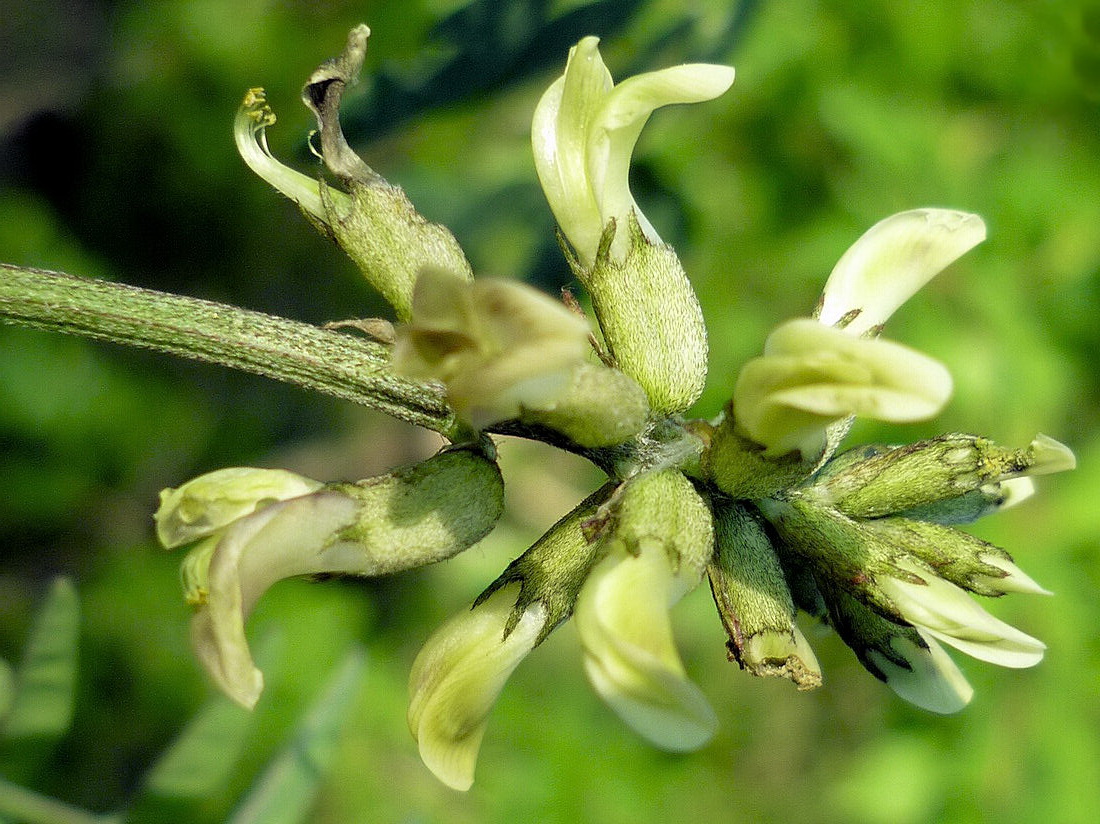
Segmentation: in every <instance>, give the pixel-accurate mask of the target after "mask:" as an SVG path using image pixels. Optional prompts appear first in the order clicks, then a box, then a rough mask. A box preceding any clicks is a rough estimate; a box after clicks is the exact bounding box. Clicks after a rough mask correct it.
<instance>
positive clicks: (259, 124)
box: [233, 88, 350, 224]
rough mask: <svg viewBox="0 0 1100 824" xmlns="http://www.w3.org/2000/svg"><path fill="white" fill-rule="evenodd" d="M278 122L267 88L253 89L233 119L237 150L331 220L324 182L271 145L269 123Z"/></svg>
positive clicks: (334, 194)
mask: <svg viewBox="0 0 1100 824" xmlns="http://www.w3.org/2000/svg"><path fill="white" fill-rule="evenodd" d="M274 122H275V113H274V112H273V111H272V110H271V107H270V106H268V104H267V97H266V95H265V93H264V90H263V89H259V88H257V89H249V90H248V92H247V93H246V94H245V96H244V101H243V102H242V103H241V106H240V108H239V109H238V110H237V117H236V119H235V120H234V121H233V137H234V139H235V141H236V143H237V151H238V152H239V153H240V155H241V158H242V159H243V160H244V162H245V163H246V164H247V165H248V168H250V169H251V170H252V171H253V172H255V173H256V174H257V175H259V176H260V177H261V178H263V179H264V180H265V181H266V182H267V183H268V184H270V185H271V186H273V187H275V188H276V189H278V190H279V191H280V192H282V193H283V194H284V195H286V196H287V197H288V198H290V199H291V200H293V201H294V202H295V203H297V204H298V206H299V207H300V208H301V209H302V210H303V211H305V212H308V213H309V214H310V215H312V216H313V217H314V218H315V219H316V220H319V221H321V222H322V223H325V224H327V223H328V218H327V213H326V210H325V205H324V202H323V201H322V199H321V188H320V184H319V183H318V182H317V181H316V180H314V179H313V178H311V177H307V176H306V175H304V174H302V173H301V172H298V171H295V170H294V169H292V168H290V167H289V166H286V165H284V164H282V163H280V162H279V161H278V160H276V159H275V157H274V155H272V154H271V150H270V149H268V148H267V134H266V129H267V127H268V126H270V125H272V124H273V123H274ZM329 196H330V197H331V198H332V199H333V200H334V201H337V202H339V203H340V205H341V206H346V205H347V204H348V203H349V202H350V199H349V198H348V196H347V195H346V194H344V193H343V192H341V191H339V190H337V189H330V190H329Z"/></svg>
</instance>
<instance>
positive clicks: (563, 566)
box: [474, 483, 616, 644]
mask: <svg viewBox="0 0 1100 824" xmlns="http://www.w3.org/2000/svg"><path fill="white" fill-rule="evenodd" d="M615 488H616V487H615V485H614V484H611V483H608V484H604V485H603V486H602V487H600V488H599V489H597V490H596V491H595V492H593V493H592V494H591V495H589V496H588V497H587V498H585V499H584V500H583V501H581V502H580V503H579V504H577V506H575V507H574V508H573V509H572V510H571V511H570V512H569V513H568V514H567V515H565V517H563V518H562V519H561V520H559V521H558V522H557V523H556V524H554V525H553V526H552V527H550V529H548V530H546V533H545V534H544V535H543V536H542V537H541V538H539V539H538V540H537V541H536V542H535V543H534V544H533V545H532V546H531V547H530V548H529V549H528V550H527V551H526V552H524V553H523V554H522V555H520V556H519V557H518V558H516V559H515V560H514V561H512V563H510V564H509V565H508V568H507V569H505V570H504V572H502V573H501V574H500V576H499V577H498V578H497V579H496V580H495V581H493V583H492V584H490V585H489V586H488V587H487V588H486V589H485V591H484V592H482V593H481V595H479V596H478V598H477V600H476V601H474V607H475V608H476V607H477V606H478V605H479V604H481V603H482V602H483V601H485V600H487V599H488V598H490V597H491V596H492V595H493V594H494V593H496V592H497V591H499V590H500V589H502V588H503V587H505V586H508V585H510V584H519V588H520V589H519V595H518V596H517V597H516V599H515V601H516V605H515V608H514V609H513V610H512V617H511V618H510V619H509V621H508V623H507V624H506V626H505V630H506V631H507V632H511V630H512V628H513V627H514V626H515V624H516V623H517V622H518V621H519V620H520V618H521V617H522V616H523V614H524V613H525V612H526V611H527V610H528V608H529V607H531V606H532V605H534V604H535V603H538V604H541V605H542V606H543V608H544V609H545V612H546V622H545V623H544V624H543V627H542V631H541V632H540V634H539V638H538V641H537V642H536V643H540V644H541V643H542V642H543V641H544V640H545V639H546V637H547V636H548V635H549V634H550V633H551V632H552V631H553V630H554V629H555V628H556V627H557V626H558V625H559V624H561V622H562V621H564V620H566V619H567V618H568V617H569V616H570V615H572V614H573V608H574V606H575V605H576V602H577V594H578V593H579V592H580V590H581V587H582V586H583V585H584V582H585V579H587V577H588V573H589V572H590V571H591V569H592V567H593V566H594V565H595V564H596V562H597V561H599V560H600V559H601V558H602V557H603V555H604V554H605V552H606V547H605V546H603V544H602V543H601V542H600V541H598V540H594V539H590V538H589V536H588V535H586V534H585V532H586V529H585V528H586V525H587V524H588V523H589V522H590V520H591V519H592V518H594V517H595V516H596V515H597V513H598V511H599V507H600V506H602V505H603V504H604V503H606V502H607V500H608V498H610V497H611V495H612V493H613V492H614V491H615Z"/></svg>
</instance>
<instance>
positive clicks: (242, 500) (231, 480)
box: [153, 466, 322, 549]
mask: <svg viewBox="0 0 1100 824" xmlns="http://www.w3.org/2000/svg"><path fill="white" fill-rule="evenodd" d="M321 486H322V484H321V483H320V482H319V481H314V480H311V479H310V478H304V477H302V476H301V475H296V474H294V473H293V472H287V471H286V470H285V469H256V468H253V467H243V466H237V467H228V468H226V469H217V470H215V471H213V472H207V473H206V474H204V475H199V476H198V477H197V478H194V479H192V480H190V481H188V482H187V483H185V484H183V485H182V486H179V487H176V488H174V489H172V488H169V489H164V490H162V491H161V493H160V506H159V507H158V508H157V511H156V514H155V515H153V520H154V521H155V522H156V526H157V538H158V540H160V542H161V544H162V545H163V546H164V548H165V549H174V548H176V547H178V546H182V545H183V544H189V543H191V542H192V541H197V540H198V539H200V538H205V537H208V536H210V535H213V534H214V533H215V532H217V531H218V530H220V529H222V528H224V527H226V526H228V525H229V524H231V523H233V521H236V520H238V519H240V518H243V517H244V516H246V515H250V514H252V513H253V512H255V511H256V510H257V509H260V508H262V507H264V506H266V505H268V504H271V503H274V502H276V501H285V500H286V499H287V498H297V497H298V496H300V495H306V494H308V493H310V492H314V491H315V490H317V489H320V488H321Z"/></svg>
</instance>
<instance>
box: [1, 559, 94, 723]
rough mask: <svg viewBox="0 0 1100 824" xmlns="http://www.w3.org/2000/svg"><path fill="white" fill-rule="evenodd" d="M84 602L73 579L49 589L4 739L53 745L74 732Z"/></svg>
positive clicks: (26, 652) (29, 641)
mask: <svg viewBox="0 0 1100 824" xmlns="http://www.w3.org/2000/svg"><path fill="white" fill-rule="evenodd" d="M79 628H80V602H79V600H78V599H77V594H76V588H75V587H74V586H73V583H72V581H70V580H69V579H68V578H57V579H55V580H54V582H53V583H52V584H51V585H50V590H49V592H48V593H47V594H46V598H45V601H44V602H43V604H42V606H41V607H39V609H38V614H37V615H36V616H35V620H34V626H33V627H32V628H31V634H30V637H29V638H28V639H27V645H26V648H25V650H24V652H23V660H22V662H21V663H20V665H19V669H18V670H17V671H16V673H15V684H14V686H15V689H14V694H13V695H12V697H11V707H10V709H9V711H8V714H7V718H6V719H5V720H4V724H3V727H2V728H0V735H2V737H3V738H5V739H7V740H9V741H11V740H26V739H37V740H39V741H46V740H49V741H52V740H55V739H57V738H59V737H60V736H61V735H63V734H64V733H65V731H66V730H67V729H68V728H69V723H70V722H71V721H72V715H73V693H74V689H75V684H76V666H77V640H78V636H79Z"/></svg>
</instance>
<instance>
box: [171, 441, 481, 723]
mask: <svg viewBox="0 0 1100 824" xmlns="http://www.w3.org/2000/svg"><path fill="white" fill-rule="evenodd" d="M270 472H271V470H234V471H233V473H232V474H226V473H225V472H224V471H223V473H212V475H213V476H214V477H213V478H211V477H209V476H203V477H202V478H198V479H196V480H195V481H192V482H191V483H190V484H185V485H184V486H183V487H180V489H178V490H166V492H165V493H164V494H162V501H163V502H164V503H163V504H162V507H161V509H160V511H158V513H157V521H158V525H160V524H163V525H165V526H166V530H165V531H166V534H167V535H168V536H169V540H170V541H171V540H175V539H176V538H178V537H179V535H180V534H193V535H194V537H204V538H205V540H204V541H203V542H202V543H200V544H199V545H198V546H196V547H195V549H193V550H192V551H191V552H190V553H189V554H188V556H187V558H186V559H185V561H184V564H183V568H182V571H181V574H182V577H183V581H184V591H185V597H186V598H187V600H188V602H189V603H191V604H192V605H194V606H196V608H197V609H196V613H195V616H194V618H193V620H192V625H191V640H192V645H193V647H194V649H195V652H196V655H197V656H198V658H199V660H200V662H201V663H202V664H203V666H204V667H205V668H206V670H207V671H208V672H209V673H210V675H211V677H212V678H213V680H214V681H215V683H217V685H218V686H219V687H221V689H222V690H223V691H224V692H225V693H226V694H227V695H229V696H230V697H231V698H233V699H234V700H235V701H237V702H238V703H240V704H242V705H243V706H245V707H252V706H253V705H254V704H255V703H256V701H257V699H258V698H259V695H260V692H261V690H262V689H263V676H262V675H261V673H260V672H259V670H257V669H256V668H255V666H254V665H253V663H252V656H251V654H250V652H249V649H248V642H247V640H246V639H245V632H244V622H245V619H246V617H247V616H248V613H249V612H250V611H251V610H252V607H253V606H254V605H255V603H256V601H257V600H258V599H259V598H260V596H261V595H262V594H263V593H264V592H265V591H266V590H267V589H268V587H270V586H271V585H272V584H274V583H275V582H276V581H279V580H281V579H283V578H289V577H293V576H298V575H310V574H318V573H336V574H348V575H384V574H387V573H391V572H397V571H400V570H403V569H410V568H412V567H417V566H423V565H425V564H428V563H433V562H435V561H439V560H442V559H444V558H448V557H450V556H452V555H454V554H456V553H458V552H460V551H462V550H463V549H465V548H466V547H468V546H470V545H471V544H473V543H475V542H476V541H478V540H480V539H481V538H482V537H484V536H485V535H486V534H487V533H488V532H489V530H490V529H492V527H493V525H494V524H495V523H496V521H497V519H498V518H499V517H500V513H501V510H502V509H503V483H502V481H501V477H500V471H499V469H498V468H497V466H496V464H495V463H494V462H493V461H491V460H490V459H489V458H487V457H485V456H484V455H483V454H481V453H480V452H477V451H475V450H473V449H455V450H450V451H446V452H442V453H440V454H439V455H436V456H435V457H433V458H429V459H428V460H427V461H424V462H422V463H420V464H416V465H414V466H411V467H403V468H400V469H397V470H394V471H393V472H390V473H388V474H386V475H383V476H380V477H378V478H371V479H369V480H366V481H361V482H360V483H358V484H329V485H327V486H321V485H320V484H317V482H315V481H308V479H297V481H291V480H287V479H283V480H282V481H281V482H282V483H284V484H286V485H287V486H286V489H287V490H289V489H290V488H291V487H292V486H293V484H294V483H295V482H299V483H302V484H303V485H304V486H306V487H310V488H312V489H313V491H310V492H306V493H305V494H301V495H298V496H297V497H289V498H285V499H283V500H278V501H277V502H275V503H267V504H266V505H263V506H262V507H259V508H257V506H258V504H256V502H255V501H254V502H253V505H252V506H246V505H242V501H244V500H245V499H246V498H247V496H248V494H250V491H252V492H254V491H255V490H256V489H257V488H262V489H263V490H264V494H265V495H269V494H270V492H271V491H272V489H273V488H275V487H277V486H278V484H279V478H278V476H272V475H270V474H267V473H270ZM286 474H287V475H289V474H290V473H286ZM234 476H236V478H237V481H236V483H235V484H234V483H232V482H230V479H231V478H232V477H234ZM293 477H294V478H297V476H293ZM273 481H274V482H273ZM218 490H220V491H222V492H224V493H225V495H226V498H225V499H224V500H223V499H222V498H219V497H218V495H217V491H218ZM284 491H285V490H284ZM270 500H271V498H270V497H264V498H260V499H259V502H260V503H263V502H264V501H270ZM181 513H186V515H187V520H188V522H189V523H190V524H191V525H192V532H191V533H187V532H186V530H185V531H184V533H180V531H179V530H178V529H175V528H173V525H174V524H177V523H180V522H181V521H182V520H183V519H182V517H181ZM234 513H239V515H238V516H237V517H236V518H235V519H233V518H231V517H230V516H231V515H233V514H234ZM199 524H202V525H205V526H203V527H201V528H199V527H197V526H194V525H199Z"/></svg>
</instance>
